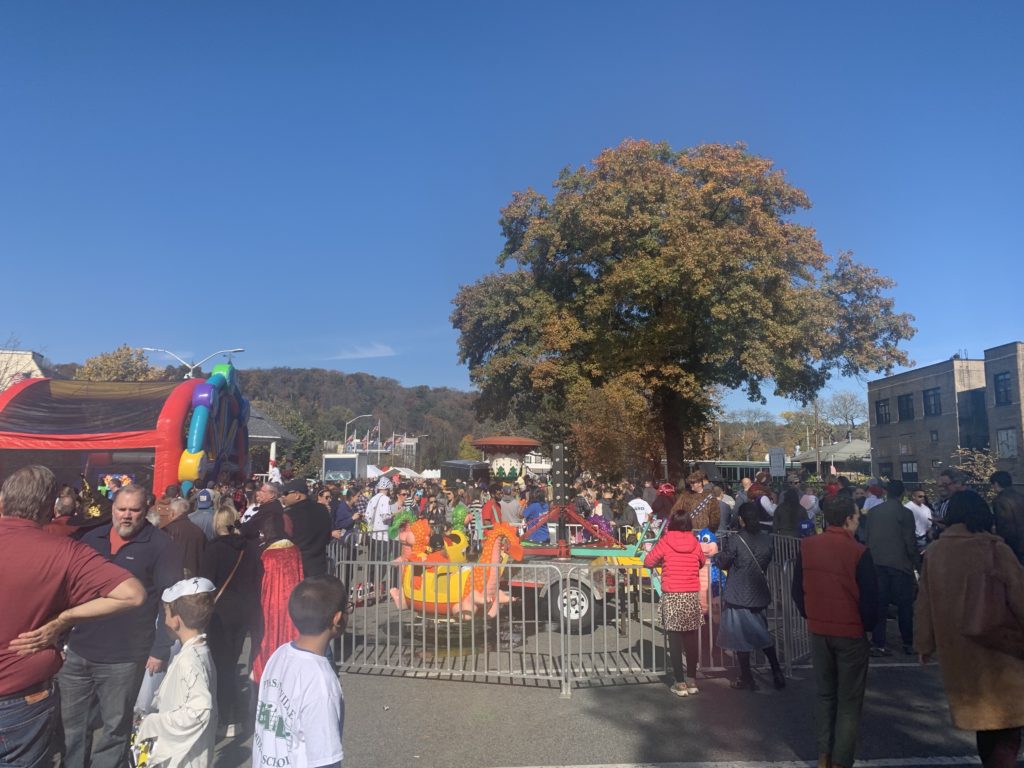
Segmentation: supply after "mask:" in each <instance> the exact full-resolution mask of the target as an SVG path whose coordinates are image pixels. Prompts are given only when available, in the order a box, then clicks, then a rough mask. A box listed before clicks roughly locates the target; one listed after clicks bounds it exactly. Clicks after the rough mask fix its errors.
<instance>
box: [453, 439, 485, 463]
mask: <svg viewBox="0 0 1024 768" xmlns="http://www.w3.org/2000/svg"><path fill="white" fill-rule="evenodd" d="M473 440H474V438H473V436H472V435H463V436H462V439H461V440H460V441H459V452H458V454H457V455H456V457H455V458H457V459H468V460H470V461H479V460H480V449H479V448H474V447H473Z"/></svg>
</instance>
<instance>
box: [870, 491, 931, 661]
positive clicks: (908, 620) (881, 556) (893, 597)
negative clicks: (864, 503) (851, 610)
mask: <svg viewBox="0 0 1024 768" xmlns="http://www.w3.org/2000/svg"><path fill="white" fill-rule="evenodd" d="M904 490H905V489H904V486H903V481H902V480H890V481H889V485H888V486H887V487H886V496H887V499H886V500H885V501H883V502H882V503H881V504H878V505H876V506H875V507H874V508H873V509H872V510H871V514H870V515H869V516H868V522H867V526H866V529H865V532H866V542H865V543H866V544H867V547H868V549H869V550H871V559H872V561H873V562H874V564H875V572H876V573H877V574H878V606H879V608H880V611H879V615H878V623H877V624H876V625H875V628H874V630H873V631H872V633H871V646H872V647H871V655H872V656H891V655H892V651H890V650H889V649H888V648H887V647H886V642H885V635H886V623H887V622H886V619H887V618H888V613H889V611H888V608H889V604H890V603H892V604H894V605H895V606H896V609H897V616H898V617H899V627H900V636H901V637H902V639H903V653H905V654H907V655H912V654H913V653H914V583H915V579H914V573H915V572H916V571H917V570H918V569H919V568H920V567H921V555H920V551H919V550H918V548H917V537H916V533H915V531H916V526H915V523H914V513H913V512H911V511H910V510H909V509H907V508H906V507H905V506H903V492H904Z"/></svg>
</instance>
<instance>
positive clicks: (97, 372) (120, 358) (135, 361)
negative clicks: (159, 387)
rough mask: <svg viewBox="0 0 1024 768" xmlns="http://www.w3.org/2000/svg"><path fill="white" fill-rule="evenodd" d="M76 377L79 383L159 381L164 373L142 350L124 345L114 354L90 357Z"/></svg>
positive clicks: (108, 353)
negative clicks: (150, 362)
mask: <svg viewBox="0 0 1024 768" xmlns="http://www.w3.org/2000/svg"><path fill="white" fill-rule="evenodd" d="M74 375H75V379H77V380H78V381H159V380H161V379H163V378H164V371H163V370H162V369H160V368H157V367H155V366H152V365H150V364H149V358H147V357H146V353H145V352H143V351H142V350H141V349H133V348H132V347H129V346H128V345H127V344H122V345H121V346H119V347H118V348H117V349H115V350H114V351H113V352H103V353H101V354H98V355H96V356H95V357H90V358H89V359H88V360H86V361H85V364H84V365H83V366H82V367H81V368H78V369H77V370H76V371H75V374H74Z"/></svg>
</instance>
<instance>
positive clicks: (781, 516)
mask: <svg viewBox="0 0 1024 768" xmlns="http://www.w3.org/2000/svg"><path fill="white" fill-rule="evenodd" d="M806 519H807V510H806V509H804V508H803V506H802V505H801V504H800V491H799V489H797V488H795V487H792V486H791V487H789V488H787V489H786V490H785V491H783V492H782V501H781V502H780V504H779V506H777V507H776V508H775V515H774V516H773V517H772V523H771V532H772V533H774V534H777V535H779V536H799V535H800V523H801V522H802V521H804V520H806Z"/></svg>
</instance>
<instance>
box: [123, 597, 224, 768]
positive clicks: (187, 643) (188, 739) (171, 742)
mask: <svg viewBox="0 0 1024 768" xmlns="http://www.w3.org/2000/svg"><path fill="white" fill-rule="evenodd" d="M215 589H216V587H214V586H213V583H212V582H210V581H209V580H208V579H203V578H188V579H183V580H182V581H179V582H178V583H177V584H174V585H173V586H171V587H170V588H169V589H165V590H164V591H163V594H162V595H161V599H162V601H163V613H162V616H163V621H164V624H165V625H166V626H167V629H168V631H169V632H170V634H172V635H173V636H174V637H176V638H177V639H178V641H179V642H180V643H181V650H180V651H179V652H178V653H177V655H175V657H174V660H173V661H172V662H171V665H170V667H169V668H168V670H167V675H166V676H165V677H164V681H163V682H162V683H161V684H160V690H159V691H157V694H156V700H155V701H156V711H155V712H152V713H150V714H148V715H146V716H145V717H144V718H143V719H142V722H141V723H139V729H138V732H137V733H136V739H137V741H139V742H142V741H147V740H150V739H152V740H153V747H152V751H151V752H150V753H149V763H148V764H149V765H153V766H159V767H160V768H207V766H212V765H213V750H214V747H215V746H216V744H217V735H216V728H217V708H216V705H215V703H214V693H213V692H214V689H215V688H216V681H215V679H214V669H213V659H212V658H211V655H210V649H209V647H208V646H207V643H206V626H207V624H208V623H209V621H210V616H211V615H212V614H213V593H214V591H215Z"/></svg>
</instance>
